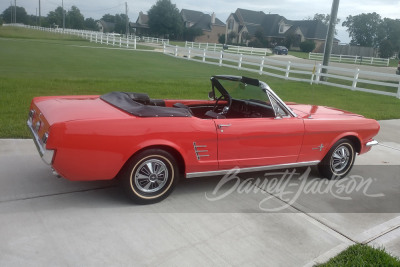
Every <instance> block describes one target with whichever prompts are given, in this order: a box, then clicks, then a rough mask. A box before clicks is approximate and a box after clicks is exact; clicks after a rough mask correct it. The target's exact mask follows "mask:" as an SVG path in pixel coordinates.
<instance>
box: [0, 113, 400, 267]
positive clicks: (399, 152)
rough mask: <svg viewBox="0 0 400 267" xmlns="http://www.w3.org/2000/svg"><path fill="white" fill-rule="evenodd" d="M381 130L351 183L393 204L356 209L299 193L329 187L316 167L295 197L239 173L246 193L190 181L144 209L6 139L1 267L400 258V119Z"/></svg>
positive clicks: (361, 199) (291, 188)
mask: <svg viewBox="0 0 400 267" xmlns="http://www.w3.org/2000/svg"><path fill="white" fill-rule="evenodd" d="M380 123H381V126H382V130H381V133H380V134H379V136H378V138H377V139H378V140H379V141H381V144H382V145H380V146H376V147H374V148H373V151H371V152H370V153H367V154H366V155H363V156H360V157H358V159H357V162H356V166H355V167H354V169H353V171H352V172H351V174H352V175H358V176H360V177H363V178H364V179H368V178H371V179H372V181H373V185H372V186H371V187H370V188H368V190H367V194H368V195H382V194H383V195H384V196H381V197H376V198H373V197H370V196H366V195H365V194H364V192H363V191H362V190H361V191H353V192H350V193H349V194H347V195H346V194H345V195H341V196H342V197H343V196H344V197H350V198H351V199H350V200H342V199H340V198H338V196H337V195H335V194H331V193H328V194H323V193H321V192H320V193H315V192H314V193H310V192H309V193H304V192H303V191H304V190H299V189H301V186H302V181H307V183H308V182H309V183H310V184H311V183H315V184H320V185H324V181H326V180H321V179H319V178H318V174H317V173H316V172H315V171H314V170H311V173H310V175H308V176H307V177H305V176H304V177H302V176H301V174H304V173H307V171H308V169H306V168H304V169H299V170H296V172H297V173H299V174H297V176H296V175H295V176H294V178H291V180H290V184H288V185H287V187H286V188H283V189H284V193H285V194H280V193H282V191H281V192H278V191H277V190H274V187H273V186H270V187H268V188H264V189H265V190H260V189H259V187H256V186H253V185H257V182H256V179H251V180H246V179H248V178H251V177H252V178H256V177H257V175H258V176H260V177H264V178H265V177H266V175H265V174H249V175H246V176H242V175H240V174H239V175H238V176H240V178H241V179H240V185H241V186H240V187H238V188H236V189H235V190H232V189H233V188H234V187H233V186H232V183H231V184H225V186H223V187H221V189H220V190H218V191H219V192H217V193H216V191H217V190H216V186H217V184H218V183H221V177H213V178H208V179H193V180H184V181H182V182H181V183H180V184H179V185H178V186H177V188H176V190H175V191H174V192H173V193H172V195H171V196H169V197H168V198H167V199H166V200H165V201H163V202H161V203H158V204H155V205H148V206H138V205H134V204H132V203H130V202H129V201H128V200H127V198H126V197H125V196H124V195H123V193H122V191H121V189H120V188H119V187H117V185H116V183H115V182H91V183H85V182H70V181H67V180H64V179H58V178H55V177H53V176H52V174H51V170H50V169H49V168H48V167H47V166H46V165H45V164H44V163H43V162H42V161H41V160H40V158H39V156H38V154H37V151H36V148H35V146H34V144H33V142H32V141H31V140H0V224H1V228H0V236H1V237H2V238H1V239H2V242H0V266H21V265H29V266H43V265H44V266H49V265H52V266H53V265H62V266H63V265H82V266H94V265H96V266H97V265H128V264H129V265H146V266H154V265H167V266H189V265H194V266H204V265H224V266H230V265H236V266H239V265H245V266H249V265H251V266H299V265H313V264H314V263H316V262H321V261H325V260H327V259H329V258H330V257H332V256H334V255H335V254H337V253H338V252H340V251H342V250H343V249H345V248H346V247H347V246H349V245H351V244H354V243H355V242H359V243H368V244H371V245H376V246H381V245H383V246H385V248H386V249H387V250H388V251H389V252H390V253H392V254H394V255H397V256H400V205H398V204H400V194H398V192H399V190H400V179H399V178H400V177H399V175H400V171H399V169H398V168H399V166H400V140H399V138H398V135H397V134H398V132H400V120H394V121H381V122H380ZM370 166H372V167H370ZM280 175H282V173H280V172H275V173H271V172H270V173H268V174H267V176H271V177H272V176H280ZM283 180H284V179H283ZM235 181H236V180H235ZM246 181H249V182H248V183H246ZM321 181H322V182H321ZM326 182H327V183H330V182H329V181H326ZM246 185H247V187H246ZM270 185H271V184H270ZM246 188H247V190H246ZM257 188H258V189H259V190H257ZM275 189H276V187H275ZM285 190H286V191H285ZM231 191H232V192H231ZM298 191H302V192H301V194H300V195H298V197H297V198H296V199H295V201H294V202H293V203H292V202H291V201H292V200H293V199H294V197H293V195H296V194H295V192H298ZM228 192H230V193H229V194H228ZM335 192H336V193H337V191H335ZM291 194H292V195H291ZM222 195H224V196H225V197H221V198H220V199H219V197H220V196H222ZM376 199H377V200H378V201H377V200H376ZM343 201H344V202H343ZM282 207H285V208H284V209H282Z"/></svg>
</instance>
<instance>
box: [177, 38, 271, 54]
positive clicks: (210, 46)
mask: <svg viewBox="0 0 400 267" xmlns="http://www.w3.org/2000/svg"><path fill="white" fill-rule="evenodd" d="M185 47H191V48H197V49H206V50H209V51H214V52H217V51H221V50H224V51H225V52H227V53H233V54H243V55H259V56H266V55H267V54H272V51H271V49H268V48H256V47H246V46H235V45H227V46H226V48H225V49H224V46H223V45H222V44H216V43H195V42H188V41H186V42H185Z"/></svg>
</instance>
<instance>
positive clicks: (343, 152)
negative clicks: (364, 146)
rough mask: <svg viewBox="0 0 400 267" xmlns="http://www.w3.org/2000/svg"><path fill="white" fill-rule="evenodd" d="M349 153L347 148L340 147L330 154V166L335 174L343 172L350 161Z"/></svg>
mask: <svg viewBox="0 0 400 267" xmlns="http://www.w3.org/2000/svg"><path fill="white" fill-rule="evenodd" d="M350 157H351V154H350V151H349V149H348V147H347V146H345V145H342V146H339V147H337V148H336V150H335V151H334V152H333V154H332V158H331V166H332V170H333V171H334V172H335V173H340V172H341V171H343V170H344V169H345V168H346V167H347V165H348V164H349V161H350Z"/></svg>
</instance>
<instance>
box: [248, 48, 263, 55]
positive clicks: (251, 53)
mask: <svg viewBox="0 0 400 267" xmlns="http://www.w3.org/2000/svg"><path fill="white" fill-rule="evenodd" d="M253 49H254V47H251V52H250V55H253ZM265 55H267V54H265Z"/></svg>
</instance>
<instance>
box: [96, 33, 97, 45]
mask: <svg viewBox="0 0 400 267" xmlns="http://www.w3.org/2000/svg"><path fill="white" fill-rule="evenodd" d="M96 44H97V33H96Z"/></svg>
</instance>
